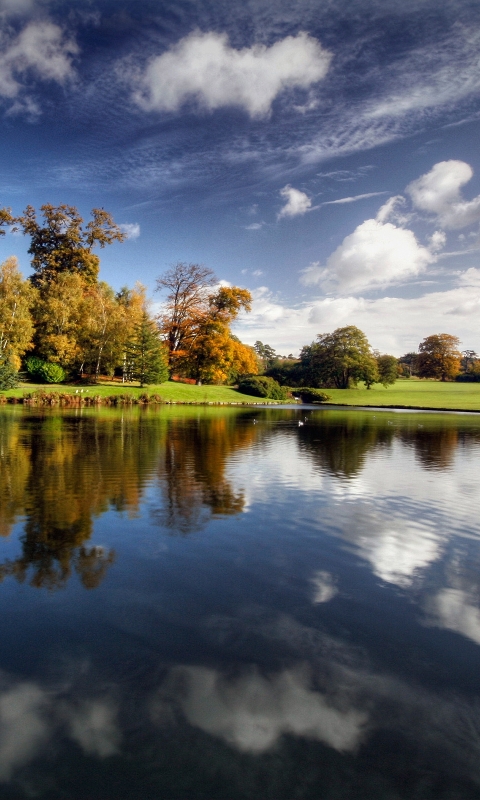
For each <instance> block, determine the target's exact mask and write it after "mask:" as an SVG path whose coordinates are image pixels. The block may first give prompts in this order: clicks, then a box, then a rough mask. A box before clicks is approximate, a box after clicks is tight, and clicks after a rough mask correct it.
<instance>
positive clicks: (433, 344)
mask: <svg viewBox="0 0 480 800" xmlns="http://www.w3.org/2000/svg"><path fill="white" fill-rule="evenodd" d="M459 347H460V340H459V339H458V337H457V336H452V335H451V334H449V333H436V334H433V335H431V336H426V337H425V339H423V341H422V342H420V344H419V346H418V353H406V354H405V355H404V356H401V357H400V358H399V359H398V363H399V368H400V374H401V375H402V377H406V378H410V377H412V376H416V377H418V378H431V379H434V380H439V381H452V380H457V381H480V358H479V356H478V355H477V353H476V352H475V351H474V350H463V351H462V352H460V349H459Z"/></svg>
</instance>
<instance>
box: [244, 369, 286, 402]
mask: <svg viewBox="0 0 480 800" xmlns="http://www.w3.org/2000/svg"><path fill="white" fill-rule="evenodd" d="M238 390H239V392H243V394H251V395H253V396H254V397H266V398H268V399H270V400H286V399H287V390H286V389H285V388H284V387H283V386H280V384H279V383H277V381H275V380H274V379H273V378H267V377H266V376H265V375H251V376H248V377H246V378H243V379H242V380H241V381H240V382H239V384H238Z"/></svg>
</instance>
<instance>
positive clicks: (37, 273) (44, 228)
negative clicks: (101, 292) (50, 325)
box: [0, 203, 126, 287]
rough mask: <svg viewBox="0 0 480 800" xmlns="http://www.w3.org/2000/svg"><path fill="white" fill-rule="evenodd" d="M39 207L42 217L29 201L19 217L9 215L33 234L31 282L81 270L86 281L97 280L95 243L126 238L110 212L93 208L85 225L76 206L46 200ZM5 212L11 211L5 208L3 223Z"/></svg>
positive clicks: (45, 281) (101, 243) (30, 251)
mask: <svg viewBox="0 0 480 800" xmlns="http://www.w3.org/2000/svg"><path fill="white" fill-rule="evenodd" d="M40 211H41V216H42V219H41V221H38V219H37V213H36V211H35V209H34V208H33V206H30V205H29V206H27V208H26V209H25V211H24V212H23V214H21V215H20V216H19V217H17V218H16V219H13V218H12V217H11V215H10V218H11V219H12V221H14V223H15V226H16V227H17V229H18V230H21V231H22V233H23V234H24V235H25V236H29V237H30V248H29V250H28V252H29V253H30V255H31V256H32V267H33V269H34V275H33V276H32V283H33V284H34V285H35V286H38V287H42V286H43V285H44V284H45V283H48V282H50V281H51V280H52V279H54V278H55V277H57V276H58V275H59V274H62V273H65V272H73V273H78V274H79V275H81V276H82V277H83V278H84V279H85V280H86V281H87V283H95V281H96V280H97V277H98V270H99V264H100V259H99V257H98V256H97V255H96V254H95V253H93V252H92V251H93V248H94V247H95V246H96V245H98V246H99V247H101V248H103V247H105V246H106V245H107V244H112V242H115V241H117V242H123V241H124V239H125V238H126V235H125V233H123V232H122V231H121V229H120V228H119V226H118V225H117V224H116V223H115V222H114V221H113V218H112V216H111V214H109V213H108V212H107V211H104V209H103V208H94V209H92V212H91V216H92V219H91V221H90V222H88V223H87V224H86V225H84V224H83V219H82V217H81V216H80V214H79V213H78V210H77V208H75V206H69V205H60V206H53V205H51V204H50V203H46V204H45V205H43V206H41V208H40ZM2 213H3V214H4V215H5V214H7V217H8V215H9V214H10V211H9V209H3V211H2V212H0V224H1V223H2V217H1V214H2Z"/></svg>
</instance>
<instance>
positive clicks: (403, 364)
mask: <svg viewBox="0 0 480 800" xmlns="http://www.w3.org/2000/svg"><path fill="white" fill-rule="evenodd" d="M417 361H418V353H405V355H404V356H400V358H399V359H398V366H399V368H400V370H401V372H402V375H403V376H404V377H405V378H411V377H412V375H416V374H417Z"/></svg>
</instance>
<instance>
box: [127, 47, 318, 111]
mask: <svg viewBox="0 0 480 800" xmlns="http://www.w3.org/2000/svg"><path fill="white" fill-rule="evenodd" d="M330 60H331V54H330V53H329V52H328V51H327V50H325V49H324V48H323V47H322V46H321V44H320V43H319V42H318V41H317V40H316V39H314V38H313V37H311V36H309V35H308V34H307V33H299V34H297V36H287V37H286V38H284V39H282V40H280V41H278V42H276V43H275V44H273V45H272V46H271V47H266V46H265V45H260V44H255V45H252V47H246V48H244V49H242V50H235V49H234V48H233V47H231V46H230V44H229V41H228V36H227V34H225V33H214V32H208V33H202V32H201V31H195V32H193V33H191V34H190V35H189V36H186V37H185V38H183V39H181V40H180V41H179V42H178V43H177V44H176V45H174V46H173V47H172V48H170V49H169V50H168V51H167V52H165V53H163V54H162V55H161V56H157V57H155V58H153V59H152V60H151V61H150V62H149V64H148V65H147V67H146V69H145V71H144V73H143V75H141V76H140V78H139V83H138V86H137V88H136V91H135V93H134V100H135V102H136V103H137V104H138V105H139V106H140V107H141V108H143V109H144V110H145V111H177V110H178V109H179V108H180V107H181V106H182V105H183V104H184V103H185V102H186V101H187V100H189V99H194V100H196V102H197V103H198V104H199V105H200V106H201V107H203V108H206V109H208V110H209V111H212V110H214V109H216V108H222V107H224V106H237V107H240V108H243V109H244V110H245V111H247V112H248V113H249V114H250V116H252V117H262V116H266V115H268V114H269V112H270V110H271V106H272V103H273V101H274V99H275V98H276V97H277V95H278V94H279V93H280V92H282V91H283V90H285V89H288V88H295V87H298V88H301V89H308V87H310V86H311V85H312V84H314V83H317V82H318V81H320V80H321V79H322V78H324V77H325V75H326V73H327V71H328V67H329V64H330Z"/></svg>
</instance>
